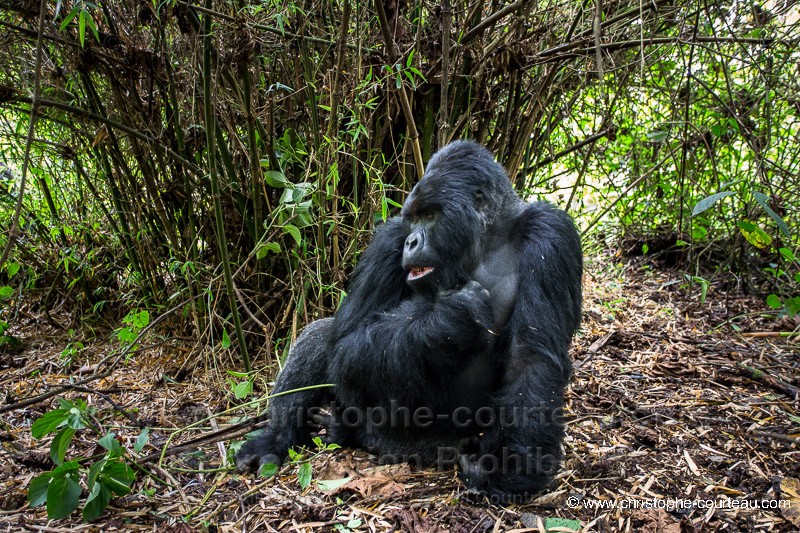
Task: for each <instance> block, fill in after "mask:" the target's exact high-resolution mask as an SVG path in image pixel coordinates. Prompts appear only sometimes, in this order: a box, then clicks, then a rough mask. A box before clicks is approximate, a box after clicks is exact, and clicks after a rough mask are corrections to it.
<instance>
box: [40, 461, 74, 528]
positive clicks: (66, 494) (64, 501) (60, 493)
mask: <svg viewBox="0 0 800 533" xmlns="http://www.w3.org/2000/svg"><path fill="white" fill-rule="evenodd" d="M80 495H81V486H80V485H79V484H78V481H77V480H76V479H75V474H74V473H73V472H61V473H56V471H54V472H53V480H52V481H51V482H50V486H49V487H47V518H49V519H50V520H59V519H61V518H65V517H67V516H69V515H70V514H71V513H72V511H74V510H75V509H77V508H78V498H79V497H80Z"/></svg>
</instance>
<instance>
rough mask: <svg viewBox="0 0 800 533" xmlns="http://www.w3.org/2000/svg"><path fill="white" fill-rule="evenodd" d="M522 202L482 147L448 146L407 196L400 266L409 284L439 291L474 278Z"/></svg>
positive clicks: (423, 290)
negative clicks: (504, 225) (404, 271)
mask: <svg viewBox="0 0 800 533" xmlns="http://www.w3.org/2000/svg"><path fill="white" fill-rule="evenodd" d="M520 204H521V200H520V199H519V197H518V196H517V195H516V193H515V192H514V189H513V188H512V186H511V182H510V181H509V179H508V176H507V175H506V173H505V170H504V169H503V167H502V166H500V165H499V164H498V163H497V162H496V161H495V160H494V159H493V157H492V155H491V153H490V152H489V151H488V150H486V149H485V148H483V147H482V146H480V145H478V144H476V143H473V142H468V141H458V142H454V143H451V144H449V145H447V146H446V147H445V148H443V149H442V150H440V151H439V152H437V153H436V154H435V155H434V156H433V158H431V160H430V163H429V165H428V169H427V170H426V172H425V175H424V176H423V177H422V179H421V180H420V182H419V183H418V184H417V185H416V186H415V187H414V189H413V190H412V191H411V194H410V195H409V196H408V199H406V202H405V204H404V205H403V210H402V213H401V216H402V219H403V225H404V229H405V232H406V234H407V237H406V239H405V243H404V246H403V261H402V266H403V268H404V269H405V270H407V271H408V276H407V278H406V281H407V283H408V285H409V286H410V287H411V288H412V289H413V290H414V291H415V292H417V293H420V294H430V295H432V294H435V293H437V292H439V291H442V290H450V289H453V288H455V287H457V286H460V285H463V284H464V283H465V282H466V281H467V280H468V279H471V278H472V276H471V273H473V271H474V270H475V268H476V267H477V266H478V263H479V260H480V258H481V257H483V256H484V252H485V250H486V249H487V248H491V246H492V243H491V242H489V241H490V240H491V237H490V236H491V235H493V234H496V233H498V230H499V229H500V228H497V227H496V226H497V225H498V224H502V223H503V221H508V220H512V219H513V218H514V216H515V215H516V214H517V212H518V210H519V209H520Z"/></svg>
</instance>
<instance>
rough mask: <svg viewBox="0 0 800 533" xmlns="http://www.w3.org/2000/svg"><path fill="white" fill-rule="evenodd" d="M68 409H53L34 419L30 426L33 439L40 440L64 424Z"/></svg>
mask: <svg viewBox="0 0 800 533" xmlns="http://www.w3.org/2000/svg"><path fill="white" fill-rule="evenodd" d="M69 413H70V411H69V409H53V410H52V411H48V412H47V413H45V414H43V415H42V416H40V417H39V418H37V419H36V422H34V423H33V425H32V426H31V435H32V436H33V438H34V439H41V438H42V437H44V436H45V435H47V434H48V433H52V432H53V431H55V430H56V429H58V426H60V425H61V424H63V423H65V422H66V421H67V418H68V417H69Z"/></svg>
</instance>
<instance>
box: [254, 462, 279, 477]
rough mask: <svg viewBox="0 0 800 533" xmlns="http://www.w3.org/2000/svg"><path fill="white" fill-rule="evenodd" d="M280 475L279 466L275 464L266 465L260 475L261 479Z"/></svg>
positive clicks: (262, 466) (262, 467)
mask: <svg viewBox="0 0 800 533" xmlns="http://www.w3.org/2000/svg"><path fill="white" fill-rule="evenodd" d="M277 473H278V465H276V464H274V463H264V464H263V465H261V470H260V471H259V473H258V475H259V476H261V477H272V476H274V475H275V474H277Z"/></svg>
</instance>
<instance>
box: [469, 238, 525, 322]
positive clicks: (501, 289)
mask: <svg viewBox="0 0 800 533" xmlns="http://www.w3.org/2000/svg"><path fill="white" fill-rule="evenodd" d="M518 268H519V261H518V259H517V252H516V250H515V247H514V246H512V244H511V243H506V244H503V245H501V246H497V247H494V248H493V249H490V250H487V251H485V252H484V255H483V257H482V258H481V262H480V263H479V264H478V266H477V267H476V268H475V270H474V271H473V272H472V279H474V280H475V281H477V282H478V283H480V284H481V285H482V286H483V288H484V289H486V290H487V291H489V295H490V296H491V301H492V310H493V311H494V328H493V331H494V332H495V333H497V334H500V333H501V332H502V330H503V327H504V326H505V324H506V321H507V320H508V316H509V314H510V313H511V309H512V308H513V307H514V303H515V302H516V298H517V285H518V284H519V272H518Z"/></svg>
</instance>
